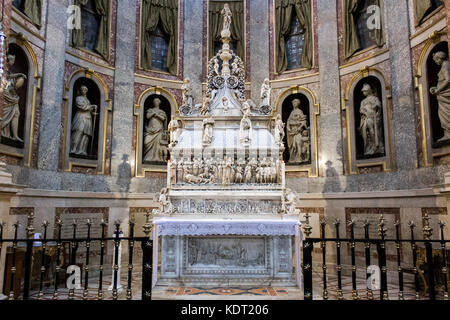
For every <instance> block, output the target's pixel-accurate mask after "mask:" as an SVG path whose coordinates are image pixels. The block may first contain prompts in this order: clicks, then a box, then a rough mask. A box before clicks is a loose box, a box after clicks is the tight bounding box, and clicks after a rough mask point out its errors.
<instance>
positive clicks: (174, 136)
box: [168, 117, 182, 147]
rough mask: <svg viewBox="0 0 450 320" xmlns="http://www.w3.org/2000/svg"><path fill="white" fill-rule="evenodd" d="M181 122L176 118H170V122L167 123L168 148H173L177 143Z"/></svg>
mask: <svg viewBox="0 0 450 320" xmlns="http://www.w3.org/2000/svg"><path fill="white" fill-rule="evenodd" d="M181 128H182V124H181V120H180V119H179V118H176V117H172V120H171V121H170V122H169V127H168V129H169V132H170V144H169V146H170V147H174V146H175V145H176V144H177V143H178V138H179V137H180V135H181Z"/></svg>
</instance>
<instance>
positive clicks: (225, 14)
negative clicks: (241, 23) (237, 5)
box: [220, 3, 232, 32]
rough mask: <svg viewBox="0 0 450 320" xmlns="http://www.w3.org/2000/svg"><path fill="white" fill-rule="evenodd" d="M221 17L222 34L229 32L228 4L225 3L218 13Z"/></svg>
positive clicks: (229, 15) (229, 12)
mask: <svg viewBox="0 0 450 320" xmlns="http://www.w3.org/2000/svg"><path fill="white" fill-rule="evenodd" d="M220 13H221V14H222V15H223V30H222V32H231V31H230V30H231V16H232V13H231V10H230V6H229V5H228V3H225V4H224V6H223V9H222V11H221V12H220Z"/></svg>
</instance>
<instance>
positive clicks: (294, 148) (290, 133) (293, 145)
mask: <svg viewBox="0 0 450 320" xmlns="http://www.w3.org/2000/svg"><path fill="white" fill-rule="evenodd" d="M292 107H293V110H292V112H291V115H290V116H289V118H288V121H287V123H286V131H287V141H288V148H289V155H290V156H289V162H290V163H301V162H305V161H308V160H309V157H308V154H306V153H305V152H304V151H305V148H304V146H303V144H305V143H308V144H309V143H310V141H305V139H304V136H305V135H306V134H308V135H309V127H308V119H307V117H306V115H305V114H304V113H303V111H302V110H301V109H300V99H294V100H293V101H292ZM304 131H306V133H304ZM308 140H309V139H308Z"/></svg>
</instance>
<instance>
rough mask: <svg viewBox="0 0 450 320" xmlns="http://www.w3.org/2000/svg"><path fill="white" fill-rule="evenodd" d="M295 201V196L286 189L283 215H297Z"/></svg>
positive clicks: (297, 210)
mask: <svg viewBox="0 0 450 320" xmlns="http://www.w3.org/2000/svg"><path fill="white" fill-rule="evenodd" d="M296 200H297V195H296V194H295V192H293V191H292V190H291V189H286V191H285V199H284V205H283V206H284V208H283V211H284V213H285V214H298V213H299V211H300V210H299V209H296V208H295V204H296Z"/></svg>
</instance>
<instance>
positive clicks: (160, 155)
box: [144, 98, 168, 162]
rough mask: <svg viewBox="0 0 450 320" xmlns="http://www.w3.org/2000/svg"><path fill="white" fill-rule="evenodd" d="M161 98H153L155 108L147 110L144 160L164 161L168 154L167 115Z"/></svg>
mask: <svg viewBox="0 0 450 320" xmlns="http://www.w3.org/2000/svg"><path fill="white" fill-rule="evenodd" d="M160 106H161V100H160V99H159V98H155V99H154V100H153V108H150V109H148V110H147V112H146V119H147V125H146V126H145V133H144V161H150V162H153V161H154V162H164V161H166V159H167V156H168V150H167V146H168V141H167V137H166V128H167V115H166V113H165V112H164V111H163V110H161V109H160Z"/></svg>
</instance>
